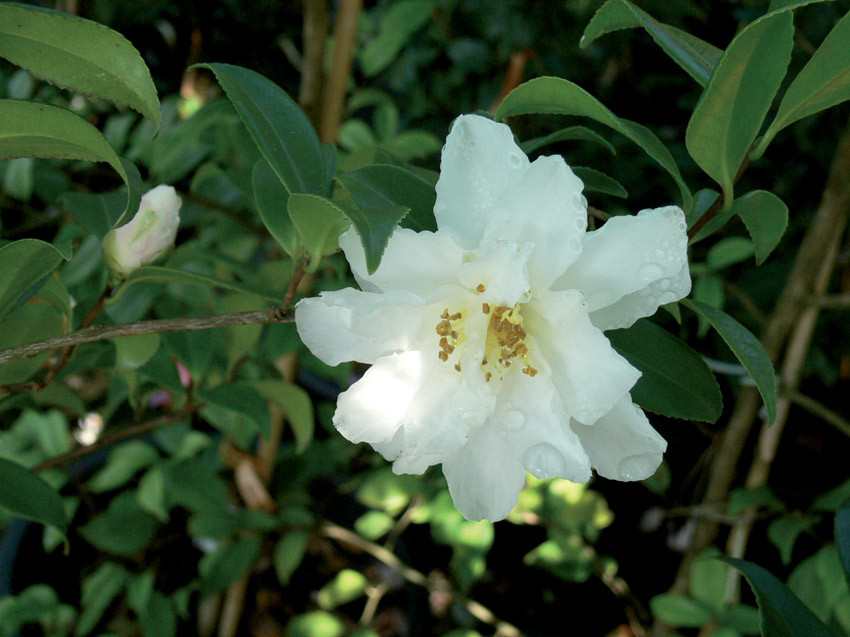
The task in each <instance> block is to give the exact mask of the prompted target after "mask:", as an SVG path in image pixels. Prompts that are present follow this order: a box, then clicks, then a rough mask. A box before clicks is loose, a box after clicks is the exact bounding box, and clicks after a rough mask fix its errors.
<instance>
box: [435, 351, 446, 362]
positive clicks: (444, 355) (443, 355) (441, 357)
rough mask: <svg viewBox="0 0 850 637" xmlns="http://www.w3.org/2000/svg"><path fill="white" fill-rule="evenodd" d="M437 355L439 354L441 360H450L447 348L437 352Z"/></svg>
mask: <svg viewBox="0 0 850 637" xmlns="http://www.w3.org/2000/svg"><path fill="white" fill-rule="evenodd" d="M437 356H438V357H439V358H440V360H441V361H443V362H444V363H445V362H446V361H447V360H449V355H448V354H446V352H445V350H443V351H441V352H440V353H439V354H437Z"/></svg>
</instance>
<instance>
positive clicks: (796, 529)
mask: <svg viewBox="0 0 850 637" xmlns="http://www.w3.org/2000/svg"><path fill="white" fill-rule="evenodd" d="M818 520H819V518H818V517H817V516H814V515H795V516H791V515H787V516H785V517H781V518H779V519H778V520H774V521H773V522H771V523H770V525H769V526H768V527H767V538H768V539H769V540H770V541H771V542H772V543H773V545H774V546H775V547H776V548H777V550H778V551H779V554H780V556H781V557H782V563H783V564H784V565H785V566H788V565H789V564H790V563H791V554H792V552H793V550H794V544H795V543H796V542H797V538H798V537H800V533H802V532H803V531H805V530H807V529H810V528H811V527H812V525H814V524H815V523H816V522H817V521H818Z"/></svg>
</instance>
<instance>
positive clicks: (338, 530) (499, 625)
mask: <svg viewBox="0 0 850 637" xmlns="http://www.w3.org/2000/svg"><path fill="white" fill-rule="evenodd" d="M319 530H320V532H321V533H322V534H323V535H325V536H326V537H329V538H331V539H332V540H336V541H338V542H342V543H343V544H348V545H350V546H353V547H354V548H356V549H358V550H361V551H363V552H364V553H368V554H369V555H371V556H372V557H374V558H375V559H376V560H378V561H379V562H383V563H384V564H386V565H387V566H389V567H390V568H392V569H393V570H395V571H397V572H398V574H399V575H401V576H402V577H403V578H404V579H406V580H407V581H408V582H410V583H411V584H416V585H417V586H422V587H424V588H426V589H428V590H429V591H432V589H433V588H434V587H435V586H434V584H433V583H432V582H431V580H430V579H429V578H428V577H426V576H425V575H424V574H423V573H421V572H420V571H417V570H416V569H415V568H411V567H410V566H408V565H407V564H405V563H404V562H402V561H401V560H400V559H398V557H396V555H395V553H393V552H392V551H388V550H387V549H386V548H384V547H383V546H380V545H379V544H375V543H374V542H369V541H368V540H364V539H363V538H362V537H360V536H359V535H357V534H356V533H354V532H352V531H349V530H348V529H346V528H345V527H342V526H338V525H336V524H333V523H332V522H325V523H324V524H322V526H321V528H320V529H319ZM442 592H448V593H449V594H451V595H452V597H453V598H454V599H456V600H457V601H459V602H460V603H461V604H463V606H464V607H465V608H466V610H467V611H469V613H470V614H471V615H472V616H473V617H475V618H476V619H478V620H480V621H482V622H484V623H485V624H489V625H490V626H493V627H494V628H495V629H496V633H497V634H499V635H505V637H519V636H520V635H521V634H522V633H521V632H520V630H519V629H518V628H517V627H516V626H514V625H513V624H510V623H508V622H506V621H504V620H502V619H499V618H498V617H496V615H495V614H494V613H493V611H491V610H490V609H489V608H487V607H485V606H482V605H481V604H479V603H478V602H476V601H474V600H471V599H468V598H466V597H464V596H462V595H460V594H459V593H457V592H456V591H442Z"/></svg>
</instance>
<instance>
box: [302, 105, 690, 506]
mask: <svg viewBox="0 0 850 637" xmlns="http://www.w3.org/2000/svg"><path fill="white" fill-rule="evenodd" d="M581 190H582V182H581V180H580V179H579V178H578V177H576V176H575V175H574V174H573V173H572V171H571V170H570V168H569V167H568V166H567V164H566V163H565V162H564V160H563V159H562V158H561V157H540V158H538V159H537V160H535V161H534V162H533V163H532V162H529V160H528V158H527V157H526V156H525V155H524V154H523V152H522V151H521V150H520V149H519V148H518V147H517V145H516V144H515V143H514V140H513V135H512V134H511V131H510V129H509V128H508V127H507V126H506V125H504V124H498V123H495V122H492V121H490V120H488V119H486V118H483V117H479V116H475V115H465V116H462V117H459V118H458V119H457V120H455V122H454V126H453V128H452V130H451V133H450V134H449V136H448V139H447V140H446V145H445V147H444V148H443V154H442V162H441V173H440V179H439V181H438V182H437V203H436V205H435V207H434V213H435V216H436V218H437V225H438V228H439V229H438V231H437V232H413V231H411V230H407V229H401V228H399V229H396V231H395V232H394V233H393V235H392V236H391V237H390V240H389V243H388V245H387V249H386V251H385V253H384V256H383V260H382V261H381V265H380V267H379V268H378V269H377V271H376V272H375V273H374V274H368V272H367V269H366V261H365V257H364V252H363V248H362V247H361V244H360V238H359V237H358V235H357V234H356V232H355V230H354V229H353V228H352V229H350V230H348V231H347V232H346V233H345V234H343V236H342V237H341V238H340V246H341V247H342V249H343V250H344V252H345V256H346V258H347V259H348V262H349V264H350V265H351V269H352V271H353V272H354V275H355V277H356V278H357V280H358V282H359V283H360V286H361V287H362V288H363V289H362V291H360V290H355V289H351V288H347V289H344V290H339V291H336V292H324V293H322V294H321V295H320V296H318V297H315V298H309V299H304V300H303V301H301V302H300V303H299V304H298V307H297V308H296V313H295V319H296V323H297V326H298V331H299V333H300V335H301V338H302V340H303V341H304V343H305V344H306V345H307V346H308V347H309V348H310V349H311V350H312V352H313V353H314V354H315V355H316V356H318V357H319V358H320V359H321V360H322V361H324V362H325V363H327V364H329V365H337V364H339V363H340V362H343V361H351V360H354V361H359V362H362V363H371V364H372V367H371V368H370V369H369V370H368V371H367V372H366V374H365V375H364V376H363V378H362V379H360V380H359V381H357V382H356V383H354V385H352V386H351V387H350V388H349V389H348V390H347V391H346V392H344V393H343V394H341V395H340V397H339V402H338V404H337V409H336V414H335V415H334V424H335V425H336V427H337V429H339V431H340V433H342V435H343V436H345V437H346V438H348V439H349V440H351V441H352V442H368V443H369V444H371V445H372V446H373V447H374V448H375V449H376V450H377V451H379V452H380V453H381V454H382V455H383V456H384V457H385V458H387V459H388V460H392V461H393V462H394V464H393V469H394V470H395V471H396V473H416V474H421V473H422V472H424V471H425V470H426V469H427V468H428V467H429V466H431V465H435V464H442V469H443V473H444V474H445V476H446V480H447V481H448V485H449V490H450V492H451V494H452V498H453V499H454V502H455V506H457V508H458V510H459V511H460V512H461V513H463V515H464V516H465V517H467V518H468V519H471V520H477V519H481V518H486V519H489V520H500V519H503V518H505V517H506V516H507V515H508V513H509V512H510V510H511V509H512V508H513V507H514V505H516V503H517V498H518V494H519V491H520V489H521V488H522V487H523V485H524V483H525V472H526V471H529V472H531V473H532V474H534V475H535V476H537V477H539V478H552V477H556V476H557V477H561V478H566V479H567V480H572V481H573V482H586V481H587V480H588V479H589V478H590V476H591V467H593V468H595V469H596V471H597V473H599V474H600V475H602V476H604V477H606V478H611V479H615V480H641V479H643V478H647V477H649V476H650V475H652V474H653V473H654V472H655V470H656V468H657V467H658V465H659V464H660V462H661V457H662V454H663V453H664V451H665V449H666V447H667V443H666V442H665V441H664V439H663V438H662V437H661V436H660V435H659V434H658V433H657V432H656V431H655V430H654V429H653V428H652V427H651V426H650V424H649V422H648V420H647V418H646V416H645V415H644V413H643V411H642V410H641V409H640V408H639V407H637V406H636V405H634V404H633V403H632V401H631V397H630V395H629V390H630V389H631V388H632V386H633V385H634V384H635V382H636V381H637V379H638V378H639V376H640V372H639V371H638V370H636V369H635V368H634V367H632V366H631V365H630V364H629V363H628V362H627V361H626V360H625V359H624V358H623V357H622V356H620V355H619V354H618V353H617V352H616V351H614V349H612V347H611V345H610V343H609V341H608V339H607V338H606V337H605V336H604V335H603V333H602V332H603V331H604V330H608V329H614V328H622V327H628V326H630V325H631V324H632V323H634V322H635V321H636V320H637V319H639V318H641V317H645V316H649V315H651V314H654V313H655V311H656V310H657V308H658V306H659V305H662V304H665V303H670V302H673V301H676V300H678V299H681V298H683V297H684V296H686V295H687V294H688V292H689V291H690V288H691V280H690V275H689V272H688V264H687V255H686V251H687V235H686V224H685V218H684V215H683V213H682V211H681V210H680V209H679V208H677V207H675V206H668V207H665V208H656V209H654V210H643V211H641V212H640V213H639V214H638V215H636V216H626V217H614V218H612V219H610V220H608V221H607V222H606V223H605V225H604V226H602V227H601V228H600V229H599V230H596V231H593V232H585V228H586V226H587V202H586V200H585V199H584V197H583V196H582V194H581Z"/></svg>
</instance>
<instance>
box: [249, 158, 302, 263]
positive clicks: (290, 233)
mask: <svg viewBox="0 0 850 637" xmlns="http://www.w3.org/2000/svg"><path fill="white" fill-rule="evenodd" d="M251 182H252V185H253V188H254V202H255V203H256V204H257V212H258V213H259V214H260V219H262V220H263V224H264V225H265V226H266V229H267V230H268V231H269V232H270V233H271V235H272V236H273V237H274V238H275V241H277V242H278V243H279V244H280V247H282V248H283V250H284V251H285V252H286V254H288V255H289V256H290V257H291V258H296V257H297V255H298V248H299V245H298V233H296V232H295V227H294V226H293V225H292V219H290V218H289V211H288V210H287V206H286V202H287V201H288V200H289V191H287V190H286V188H285V187H284V185H283V184H282V183H281V181H280V179H278V178H277V175H275V174H274V171H273V170H272V169H271V166H269V165H268V163H267V162H266V161H265V160H263V159H261V160H260V161H258V162H257V163H256V164H254V170H253V172H252V178H251Z"/></svg>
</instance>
